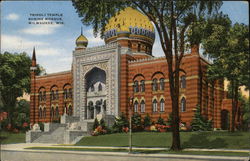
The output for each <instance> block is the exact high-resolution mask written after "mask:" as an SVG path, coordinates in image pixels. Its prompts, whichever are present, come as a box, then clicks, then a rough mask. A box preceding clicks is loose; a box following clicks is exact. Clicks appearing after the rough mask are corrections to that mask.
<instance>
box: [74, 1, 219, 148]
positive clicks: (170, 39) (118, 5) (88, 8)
mask: <svg viewBox="0 0 250 161" xmlns="http://www.w3.org/2000/svg"><path fill="white" fill-rule="evenodd" d="M221 4H222V2H220V1H212V0H209V1H204V0H201V1H189V0H179V1H166V0H157V1H155V0H147V1H145V0H120V1H119V0H109V1H104V0H92V1H79V0H74V1H73V6H74V7H75V8H76V9H77V12H78V15H79V16H80V17H82V22H83V24H85V25H92V26H93V29H94V34H95V35H96V34H97V33H98V32H100V33H101V35H103V32H104V28H105V24H107V23H108V20H109V19H110V18H111V17H112V16H113V15H114V14H115V13H116V12H118V11H120V10H121V9H123V8H125V7H127V6H131V7H134V8H137V9H139V10H140V11H141V12H142V13H144V14H145V15H146V16H148V18H149V19H150V21H152V22H153V24H154V25H155V28H156V31H157V32H158V34H159V37H160V43H161V47H162V49H163V52H164V54H165V57H166V61H167V64H168V78H169V86H170V95H171V100H172V113H173V134H172V137H173V139H172V146H171V149H172V150H180V149H181V147H180V135H179V121H180V119H179V72H180V71H183V70H182V69H181V68H180V64H181V61H182V58H183V56H184V51H185V40H186V36H187V30H188V28H189V27H190V26H191V25H192V24H193V23H195V22H196V21H197V20H198V19H199V18H200V17H201V16H202V17H204V16H206V15H209V14H211V13H212V12H214V11H217V9H218V8H219V7H220V5H221Z"/></svg>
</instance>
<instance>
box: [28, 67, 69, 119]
mask: <svg viewBox="0 0 250 161" xmlns="http://www.w3.org/2000/svg"><path fill="white" fill-rule="evenodd" d="M33 82H34V79H33V80H32V84H33ZM35 82H36V83H35V89H34V90H32V93H31V123H37V122H50V121H52V120H56V118H54V119H53V118H51V116H50V113H51V105H52V104H54V105H56V104H58V107H59V115H62V114H63V112H64V106H65V103H66V104H67V105H68V104H69V103H71V104H72V99H71V98H69V99H67V100H66V99H64V97H63V89H64V86H65V85H66V84H69V85H70V86H71V87H72V86H73V85H72V73H71V72H70V71H69V72H61V73H55V74H49V75H45V76H36V78H35ZM53 86H56V89H57V90H58V94H59V99H58V100H51V99H50V90H51V88H52V87H53ZM41 87H44V88H45V91H46V101H43V102H39V101H38V95H39V89H40V88H41ZM40 105H42V106H44V105H45V106H46V117H45V118H43V117H42V118H39V106H40ZM72 106H73V104H72ZM34 111H35V113H34ZM33 113H34V114H33Z"/></svg>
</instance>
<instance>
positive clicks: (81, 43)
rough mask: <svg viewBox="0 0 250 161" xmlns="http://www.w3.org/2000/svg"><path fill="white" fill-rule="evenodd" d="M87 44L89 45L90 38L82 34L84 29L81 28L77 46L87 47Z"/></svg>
mask: <svg viewBox="0 0 250 161" xmlns="http://www.w3.org/2000/svg"><path fill="white" fill-rule="evenodd" d="M87 45H88V39H87V38H86V37H85V36H83V35H82V30H81V35H80V36H79V37H78V38H77V39H76V46H77V47H87Z"/></svg>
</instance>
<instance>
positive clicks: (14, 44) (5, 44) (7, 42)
mask: <svg viewBox="0 0 250 161" xmlns="http://www.w3.org/2000/svg"><path fill="white" fill-rule="evenodd" d="M41 45H46V43H44V42H41V41H32V40H28V39H24V38H22V37H18V36H12V35H2V36H1V50H2V51H1V52H3V51H9V52H23V51H26V52H28V51H31V50H32V49H33V47H34V46H41Z"/></svg>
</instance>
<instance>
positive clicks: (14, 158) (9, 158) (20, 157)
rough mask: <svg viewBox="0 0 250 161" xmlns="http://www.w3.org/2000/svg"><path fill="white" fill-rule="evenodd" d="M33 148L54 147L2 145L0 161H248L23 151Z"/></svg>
mask: <svg viewBox="0 0 250 161" xmlns="http://www.w3.org/2000/svg"><path fill="white" fill-rule="evenodd" d="M35 146H39V147H48V146H53V147H55V145H52V144H9V145H2V146H1V161H163V160H164V161H180V160H184V161H185V160H188V161H248V157H223V156H216V157H215V156H199V155H176V154H128V153H126V152H87V151H62V150H31V149H24V148H27V147H35ZM56 146H59V145H56ZM70 147H71V146H70Z"/></svg>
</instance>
